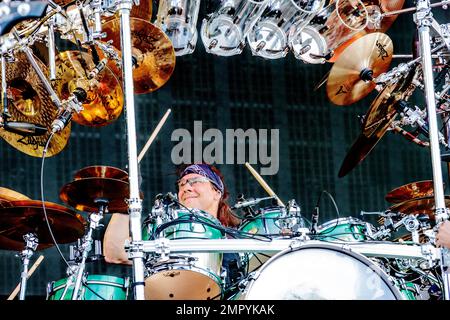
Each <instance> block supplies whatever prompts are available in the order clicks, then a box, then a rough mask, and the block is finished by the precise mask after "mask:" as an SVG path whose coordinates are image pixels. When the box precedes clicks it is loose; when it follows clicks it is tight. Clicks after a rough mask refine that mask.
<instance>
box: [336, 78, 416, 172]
mask: <svg viewBox="0 0 450 320" xmlns="http://www.w3.org/2000/svg"><path fill="white" fill-rule="evenodd" d="M415 76H416V72H415V70H412V71H411V72H410V73H409V74H408V75H407V76H406V77H404V78H402V79H400V80H394V81H392V82H390V83H388V84H387V85H386V86H385V88H384V89H383V90H382V91H381V92H380V93H379V94H378V96H377V97H376V98H375V100H374V101H373V102H372V104H371V106H370V108H369V110H368V111H367V113H366V115H365V117H364V122H363V124H362V132H361V134H360V135H359V136H358V138H357V139H356V140H355V142H354V143H353V145H352V146H351V148H350V150H349V151H348V152H347V155H346V157H345V159H344V161H343V163H342V165H341V168H340V170H339V173H338V177H340V178H342V177H343V176H345V175H347V174H348V173H349V172H350V171H351V170H352V169H353V168H355V167H356V166H357V165H358V164H359V163H361V161H363V160H364V159H365V158H366V157H367V155H368V154H369V153H370V151H371V150H372V149H373V148H374V147H375V145H376V144H377V143H378V142H379V141H380V140H381V138H382V137H383V136H384V135H385V133H386V132H387V130H388V128H389V126H390V125H391V123H392V121H394V119H395V117H396V116H397V111H396V109H395V105H396V103H397V102H398V101H400V100H402V99H403V100H407V99H408V98H409V96H411V94H412V93H413V91H414V89H415V85H414V84H413V79H414V77H415Z"/></svg>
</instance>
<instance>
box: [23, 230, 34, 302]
mask: <svg viewBox="0 0 450 320" xmlns="http://www.w3.org/2000/svg"><path fill="white" fill-rule="evenodd" d="M23 239H24V240H25V249H24V250H23V251H22V252H21V253H20V257H21V259H22V264H23V269H22V274H21V276H20V277H21V281H20V293H19V300H25V291H26V288H27V278H28V264H29V263H30V258H31V257H32V256H33V253H34V251H35V250H36V248H37V246H38V243H39V242H38V238H37V236H36V235H35V234H34V233H27V234H26V235H24V236H23Z"/></svg>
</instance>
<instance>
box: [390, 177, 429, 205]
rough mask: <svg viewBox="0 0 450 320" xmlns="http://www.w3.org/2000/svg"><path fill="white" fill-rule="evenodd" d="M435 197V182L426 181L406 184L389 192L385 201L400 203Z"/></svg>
mask: <svg viewBox="0 0 450 320" xmlns="http://www.w3.org/2000/svg"><path fill="white" fill-rule="evenodd" d="M432 195H433V181H432V180H425V181H418V182H412V183H408V184H405V185H403V186H401V187H398V188H395V189H393V190H392V191H390V192H388V194H387V195H386V197H385V199H386V201H387V202H390V203H400V202H404V201H408V200H411V199H415V198H423V197H427V196H432Z"/></svg>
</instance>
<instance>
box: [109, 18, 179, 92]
mask: <svg viewBox="0 0 450 320" xmlns="http://www.w3.org/2000/svg"><path fill="white" fill-rule="evenodd" d="M130 23H131V41H132V55H133V60H134V61H133V64H134V67H133V80H134V92H135V93H136V94H143V93H149V92H153V91H155V90H157V89H159V88H160V87H162V86H163V85H164V84H165V83H166V82H167V81H168V80H169V78H170V77H171V75H172V73H173V70H174V68H175V50H174V49H173V45H172V42H171V41H170V39H169V38H168V37H167V35H166V34H165V33H164V32H163V31H162V30H161V29H159V28H158V27H156V26H155V25H153V24H151V23H150V22H147V21H145V20H142V19H138V18H131V19H130ZM103 31H104V32H105V33H106V38H105V39H104V41H108V40H113V45H114V46H115V47H116V48H117V49H119V50H120V21H119V20H118V19H114V20H111V21H108V22H106V23H105V24H104V25H103ZM118 76H121V75H118ZM120 79H121V78H120Z"/></svg>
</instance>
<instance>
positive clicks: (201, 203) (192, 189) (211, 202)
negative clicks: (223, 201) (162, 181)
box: [178, 173, 221, 218]
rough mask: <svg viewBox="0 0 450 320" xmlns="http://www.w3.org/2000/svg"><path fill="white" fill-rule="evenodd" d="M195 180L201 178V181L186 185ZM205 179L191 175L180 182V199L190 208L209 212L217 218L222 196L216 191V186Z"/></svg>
mask: <svg viewBox="0 0 450 320" xmlns="http://www.w3.org/2000/svg"><path fill="white" fill-rule="evenodd" d="M193 178H199V179H200V180H201V181H197V182H194V183H192V185H191V184H190V183H186V181H188V180H190V181H193V180H191V179H193ZM203 180H206V179H205V177H203V176H202V175H199V174H196V173H189V174H187V175H185V176H184V177H183V178H181V179H180V181H178V186H179V189H178V199H179V201H180V202H181V203H182V204H183V205H185V206H186V207H188V208H192V209H200V210H203V211H206V212H208V213H209V214H211V215H212V216H214V217H216V218H217V210H218V206H219V200H220V197H221V194H220V192H219V191H217V190H216V189H214V186H213V185H212V183H211V182H209V181H203Z"/></svg>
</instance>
